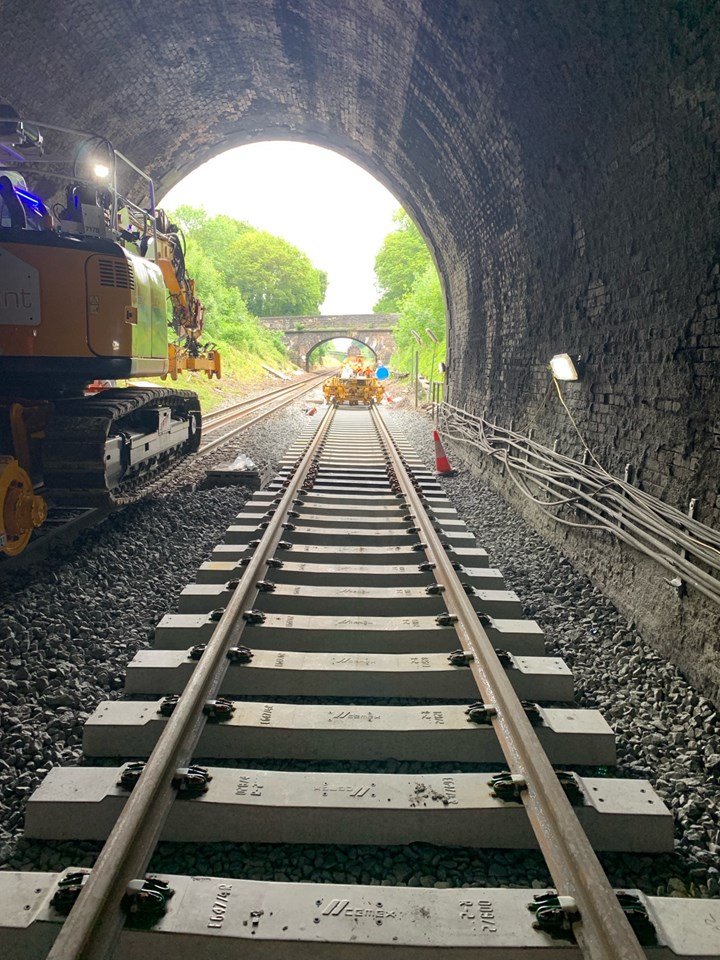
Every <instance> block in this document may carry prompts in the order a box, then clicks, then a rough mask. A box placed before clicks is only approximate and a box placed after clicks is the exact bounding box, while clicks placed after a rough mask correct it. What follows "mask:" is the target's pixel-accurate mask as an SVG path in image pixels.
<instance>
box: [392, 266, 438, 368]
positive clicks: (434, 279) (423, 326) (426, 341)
mask: <svg viewBox="0 0 720 960" xmlns="http://www.w3.org/2000/svg"><path fill="white" fill-rule="evenodd" d="M399 313H400V317H399V319H398V322H397V324H396V326H395V331H394V335H395V343H396V344H397V350H396V351H395V353H394V354H393V358H392V363H393V366H394V367H396V368H397V369H400V370H412V360H413V356H414V353H415V350H416V349H417V343H416V341H415V338H414V337H413V335H412V333H411V332H410V331H411V330H415V331H416V332H417V333H419V334H420V336H421V337H422V344H421V345H420V356H419V366H420V373H422V374H423V375H424V376H426V377H427V378H428V379H429V380H433V379H435V380H437V376H438V374H437V367H435V369H434V370H433V369H432V364H433V357H434V361H435V363H436V364H437V363H439V361H440V360H444V359H445V302H444V299H443V294H442V287H441V286H440V278H439V277H438V274H437V270H436V269H435V266H434V264H432V263H429V264H428V265H427V266H426V267H425V270H424V271H423V272H422V274H421V275H420V276H419V277H418V278H417V279H416V280H415V282H414V283H413V285H412V288H411V290H410V291H409V292H408V293H406V294H405V296H404V297H403V298H402V300H401V301H400V304H399ZM428 329H430V330H432V332H433V333H434V334H435V336H436V337H437V338H438V341H439V342H438V343H437V344H435V345H434V344H433V342H432V340H431V339H430V337H428V335H427V333H426V331H427V330H428Z"/></svg>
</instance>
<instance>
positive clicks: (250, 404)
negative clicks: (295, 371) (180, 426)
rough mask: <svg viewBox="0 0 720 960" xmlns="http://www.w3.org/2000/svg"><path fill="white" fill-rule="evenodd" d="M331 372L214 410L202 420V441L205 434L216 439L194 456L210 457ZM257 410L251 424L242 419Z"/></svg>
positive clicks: (321, 380)
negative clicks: (227, 428) (238, 422)
mask: <svg viewBox="0 0 720 960" xmlns="http://www.w3.org/2000/svg"><path fill="white" fill-rule="evenodd" d="M333 372H334V371H333V370H324V371H323V372H322V373H319V374H310V375H308V376H305V377H303V378H302V379H301V380H297V381H293V382H292V383H289V384H283V385H282V386H280V387H276V388H275V389H274V390H268V391H266V392H265V393H262V394H260V395H259V396H257V397H248V398H247V399H246V400H241V401H240V402H239V403H234V404H232V405H230V406H228V407H224V408H223V409H222V410H216V411H214V412H213V413H209V414H208V415H207V416H206V417H204V418H203V437H207V435H208V434H215V433H219V434H220V435H219V436H217V437H213V439H212V440H209V441H206V442H205V443H203V444H202V445H201V447H200V449H199V450H198V455H199V456H203V455H205V454H208V453H210V452H211V451H212V450H214V449H215V448H216V447H218V446H220V445H221V444H222V443H225V441H226V440H229V439H230V438H231V437H233V436H235V435H236V434H238V433H240V432H242V431H243V430H246V429H247V428H248V427H249V426H251V425H252V424H254V423H257V422H258V421H259V420H263V419H264V418H265V417H267V416H269V415H270V414H271V413H276V412H277V411H278V410H282V409H283V407H286V406H288V404H290V403H293V401H295V400H298V399H299V398H300V397H302V396H304V395H305V394H306V393H308V392H309V391H310V390H312V389H313V388H314V387H317V386H318V385H319V384H321V383H323V381H324V380H326V379H327V378H328V377H329V376H332V374H333ZM258 410H260V411H262V412H261V413H259V414H258V415H257V416H256V417H253V418H252V420H247V419H246V418H247V417H249V416H250V414H252V413H255V412H256V411H258ZM237 421H241V423H240V424H239V426H236V427H233V428H232V429H231V430H229V431H227V432H221V431H224V430H225V428H226V427H228V426H232V425H233V424H235V423H236V422H237Z"/></svg>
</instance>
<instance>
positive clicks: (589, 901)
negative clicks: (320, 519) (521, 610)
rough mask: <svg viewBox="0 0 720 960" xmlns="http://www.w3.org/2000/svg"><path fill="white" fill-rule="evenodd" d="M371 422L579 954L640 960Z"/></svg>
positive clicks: (397, 463)
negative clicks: (516, 780) (515, 780)
mask: <svg viewBox="0 0 720 960" xmlns="http://www.w3.org/2000/svg"><path fill="white" fill-rule="evenodd" d="M371 412H372V416H373V420H374V422H375V426H376V429H377V431H378V434H379V435H380V437H381V439H382V440H383V442H384V444H385V447H386V450H387V451H388V453H389V454H390V456H391V458H392V463H393V468H394V469H395V473H396V475H397V478H398V482H399V484H400V487H401V489H402V491H403V493H404V495H405V497H406V499H407V502H408V505H409V507H410V512H411V513H413V514H414V515H415V518H416V521H415V522H416V523H417V525H418V526H419V527H420V528H421V536H422V539H423V541H424V542H425V544H426V552H427V555H428V559H429V560H430V561H431V562H433V563H434V564H435V577H436V579H437V581H438V583H439V584H441V585H442V586H443V587H444V593H443V598H444V600H445V602H446V604H447V609H448V612H449V613H450V614H453V615H454V616H456V617H457V622H456V623H455V624H454V626H455V629H456V631H457V634H458V637H459V639H460V643H461V645H462V647H463V650H464V651H465V652H466V653H469V654H472V657H473V659H472V661H471V663H470V667H471V669H472V673H473V676H474V678H475V681H476V683H477V685H478V689H479V690H480V693H481V695H482V698H483V701H484V702H485V704H486V705H488V706H491V707H492V708H494V710H495V716H494V717H493V720H492V723H493V727H494V729H495V733H496V735H497V738H498V741H499V743H500V746H501V749H502V751H503V753H504V755H505V758H506V760H507V763H508V766H509V767H510V770H511V773H513V774H514V775H516V776H518V777H520V778H522V789H521V792H520V796H521V798H522V801H523V804H524V806H525V809H526V812H527V815H528V819H529V821H530V824H531V826H532V829H533V831H534V833H535V836H536V838H537V841H538V844H539V846H540V849H541V851H542V853H543V856H544V857H545V862H546V864H547V867H548V869H549V871H550V875H551V876H552V879H553V882H554V884H555V886H556V888H557V890H558V893H559V894H560V895H561V896H566V897H571V898H572V900H573V901H574V908H573V906H572V905H571V904H570V905H568V921H569V923H571V924H572V929H573V932H574V934H575V936H576V939H577V942H578V945H579V946H580V949H581V951H582V953H583V956H585V957H587V958H589V960H646V956H645V952H644V950H643V949H642V947H641V946H640V944H639V943H638V941H637V938H636V937H635V934H634V933H633V931H632V928H631V927H630V924H629V922H628V920H627V918H626V917H625V914H624V913H623V911H622V909H621V907H620V905H619V903H618V900H617V897H616V896H615V893H614V892H613V889H612V887H611V886H610V883H609V882H608V879H607V876H606V875H605V872H604V871H603V869H602V867H601V866H600V863H599V861H598V859H597V857H596V855H595V851H594V850H593V848H592V846H591V844H590V842H589V840H588V838H587V836H586V834H585V832H584V831H583V829H582V827H581V826H580V822H579V821H578V818H577V816H576V815H575V811H574V810H573V808H572V806H571V804H570V802H569V800H568V798H567V797H566V795H565V793H564V791H563V789H562V787H561V786H560V783H559V781H558V778H557V776H556V774H555V772H554V770H553V768H552V765H551V764H550V761H549V760H548V758H547V756H546V754H545V752H544V750H543V748H542V746H541V745H540V741H539V740H538V738H537V736H536V734H535V731H534V730H533V728H532V726H531V724H530V722H529V720H528V719H527V717H526V715H525V712H524V710H523V707H522V705H521V703H520V700H519V699H518V697H517V695H516V694H515V691H514V690H513V688H512V686H511V685H510V681H509V680H508V678H507V674H506V673H505V670H504V669H503V667H502V665H501V663H500V661H499V660H498V658H497V655H496V654H495V650H494V648H493V644H492V642H491V641H490V639H489V637H488V635H487V633H486V632H485V630H484V629H483V628H482V625H481V623H480V621H479V619H478V615H477V612H476V611H475V609H474V607H473V606H472V604H471V602H470V600H469V598H468V596H467V595H466V594H465V591H464V589H463V587H462V584H461V582H460V580H459V578H458V576H457V574H456V572H455V570H454V569H453V566H452V562H451V561H450V560H449V558H448V556H447V554H446V552H445V549H444V548H443V546H442V543H441V541H440V537H439V536H438V534H437V533H436V532H435V530H434V528H433V526H432V523H431V522H430V518H429V517H428V515H427V512H426V510H425V507H424V506H423V503H422V500H421V498H420V495H419V494H418V493H417V492H416V490H415V489H414V487H413V485H412V482H411V479H410V476H409V474H408V472H407V470H406V469H405V466H404V464H403V463H402V460H401V458H400V455H399V452H398V450H397V448H396V446H395V443H394V441H393V439H392V436H391V434H390V432H389V430H388V429H387V426H386V425H385V423H384V421H383V419H382V416H381V415H380V413H379V412H378V411H377V410H376V409H375V408H371Z"/></svg>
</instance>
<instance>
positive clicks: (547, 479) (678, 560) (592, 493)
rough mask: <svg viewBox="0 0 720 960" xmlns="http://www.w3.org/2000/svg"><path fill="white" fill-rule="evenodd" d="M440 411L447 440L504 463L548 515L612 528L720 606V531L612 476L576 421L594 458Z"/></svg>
mask: <svg viewBox="0 0 720 960" xmlns="http://www.w3.org/2000/svg"><path fill="white" fill-rule="evenodd" d="M556 386H557V384H556ZM558 393H560V391H559V390H558ZM560 399H561V401H562V396H560ZM563 406H564V403H563ZM566 410H567V408H566ZM567 412H568V415H570V412H569V411H567ZM438 415H439V425H440V427H441V429H442V431H443V433H444V435H445V437H447V438H448V439H450V440H456V441H458V442H460V443H464V444H468V445H469V446H472V447H474V448H475V449H478V450H480V451H482V453H485V454H487V455H488V456H491V457H492V458H493V459H495V460H498V461H499V462H500V463H501V464H502V465H503V466H504V468H505V470H506V471H507V475H508V477H509V478H510V479H511V480H512V482H513V483H514V484H515V486H516V487H517V488H518V490H519V491H520V492H521V493H522V494H523V496H525V497H527V498H528V499H529V500H531V501H532V502H533V503H534V504H535V505H536V507H537V508H538V509H539V510H540V511H541V512H542V513H545V514H546V515H547V516H549V517H551V518H552V519H553V520H555V521H557V522H558V523H562V524H564V525H566V526H569V527H575V528H581V529H586V530H605V531H607V532H608V533H611V534H612V535H613V536H615V537H617V538H618V539H619V540H622V541H623V542H624V543H626V544H628V545H629V546H631V547H633V548H634V549H636V550H638V551H640V552H641V553H643V554H645V556H648V557H650V558H652V559H653V560H655V561H656V562H657V563H659V564H660V565H661V566H662V567H664V568H665V569H666V570H669V571H670V572H671V573H672V574H673V575H674V577H675V578H677V579H675V580H673V581H672V582H673V584H674V585H676V586H682V585H683V584H687V585H688V586H692V587H694V588H695V589H697V590H699V591H700V592H701V593H702V594H704V595H705V596H706V597H708V598H709V599H710V600H713V601H714V602H715V603H717V604H720V579H718V574H720V533H718V531H717V530H713V529H712V528H711V527H708V526H706V525H705V524H703V523H700V522H699V521H697V520H694V519H692V518H691V517H689V516H686V515H685V514H684V513H682V512H681V511H680V510H677V509H676V508H675V507H671V506H670V505H669V504H666V503H663V502H662V500H658V499H657V498H656V497H652V496H650V495H649V494H647V493H643V491H642V490H638V488H637V487H634V486H633V485H632V484H630V483H627V482H625V481H624V480H620V479H618V478H617V477H614V476H612V474H610V473H608V472H607V470H605V469H604V467H602V466H601V465H600V463H598V461H597V460H596V458H595V457H594V456H593V454H592V452H591V451H590V449H589V447H588V446H587V444H586V443H585V440H584V439H583V437H582V435H581V434H580V431H579V429H578V427H577V425H576V424H575V422H574V420H573V425H574V426H575V429H576V431H577V433H578V436H579V437H580V441H581V443H582V445H583V448H584V449H585V451H586V453H587V456H588V459H590V460H592V463H581V462H579V461H578V460H574V459H572V457H566V456H563V455H562V454H560V453H557V452H556V451H554V450H551V449H550V448H549V447H545V446H543V445H542V444H540V443H537V442H536V441H535V440H532V439H531V438H530V437H527V436H523V435H522V434H520V433H515V432H514V431H513V430H505V429H503V428H502V427H498V426H497V425H495V424H491V423H490V422H489V421H487V420H485V419H483V418H482V417H478V416H475V415H474V414H472V413H469V412H468V411H467V410H463V409H462V408H460V407H456V406H453V405H452V404H450V403H443V404H441V405H440V406H439V408H438ZM571 420H572V417H571Z"/></svg>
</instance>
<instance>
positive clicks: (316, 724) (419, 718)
mask: <svg viewBox="0 0 720 960" xmlns="http://www.w3.org/2000/svg"><path fill="white" fill-rule="evenodd" d="M126 692H127V694H128V696H129V699H127V700H124V701H110V702H107V703H103V704H101V705H100V706H99V707H98V708H97V709H96V711H95V712H94V713H93V715H92V716H91V717H90V719H89V720H88V722H87V724H86V727H85V736H84V749H85V753H86V754H87V756H88V758H89V759H90V758H94V759H95V763H96V764H99V765H95V766H91V765H88V766H85V767H79V768H78V767H74V768H68V769H63V768H56V769H54V770H52V771H51V772H50V773H49V774H48V776H47V778H46V779H45V781H44V782H43V784H42V785H41V787H40V788H39V789H38V790H37V791H36V793H35V794H34V795H33V796H32V797H31V798H30V800H29V803H28V807H27V819H26V831H27V834H28V836H30V837H34V838H37V839H39V840H43V839H60V840H61V839H85V840H106V843H105V846H104V848H103V851H102V853H101V854H100V857H99V858H98V861H97V863H96V865H95V867H94V868H93V870H92V872H90V873H88V872H80V873H78V872H75V871H73V870H68V871H66V872H65V873H64V874H62V875H56V874H41V873H31V874H11V873H0V902H2V903H3V904H5V907H4V908H0V950H2V951H3V955H7V956H10V957H13V958H15V957H17V958H18V960H24V958H25V957H32V958H33V960H35V958H37V957H39V956H44V955H46V954H47V955H48V956H49V958H50V960H59V958H62V960H72V958H83V960H89V958H95V957H97V958H99V957H107V956H110V955H112V950H113V946H112V945H113V944H114V943H115V942H116V940H117V949H116V952H115V954H114V955H115V956H117V957H128V958H129V957H138V956H143V955H146V954H148V953H150V952H151V951H152V953H153V954H154V955H155V956H156V957H157V958H160V960H162V958H165V957H167V958H170V957H173V958H178V957H183V956H185V955H190V954H192V955H194V956H203V957H208V958H211V960H223V958H230V957H235V956H239V955H243V956H248V957H251V958H254V957H270V956H272V957H282V958H290V960H293V958H295V957H297V958H303V957H304V958H307V957H313V958H314V957H322V958H324V957H328V958H330V957H332V958H336V957H338V958H344V957H351V958H367V957H372V958H380V960H385V958H388V960H396V958H399V960H405V958H409V957H411V956H412V957H413V958H414V957H416V956H417V955H418V954H419V955H420V956H422V957H432V958H462V957H470V956H472V957H487V958H491V957H492V958H494V960H495V958H500V957H502V958H520V957H525V956H533V957H542V958H546V957H547V958H559V957H576V956H585V957H591V958H597V960H599V958H603V960H617V958H628V960H632V958H639V957H644V956H646V955H648V956H651V957H653V958H660V957H663V958H664V957H676V958H691V957H705V958H708V957H714V958H717V957H720V936H719V935H718V933H719V931H720V919H719V917H720V911H718V909H717V904H716V902H715V901H712V900H706V901H703V900H677V899H672V898H655V897H645V896H643V895H641V894H637V893H633V892H624V893H622V894H621V895H620V897H618V895H617V892H616V891H613V890H612V889H611V888H610V886H609V883H608V881H607V879H606V877H605V875H604V873H603V871H602V870H601V868H600V866H599V863H598V861H597V858H596V854H595V852H594V850H593V848H595V849H596V850H625V851H630V852H633V853H636V854H637V855H646V854H652V853H659V852H663V851H668V850H671V849H672V846H673V823H672V817H671V815H670V813H669V811H668V810H667V809H666V808H665V807H664V805H663V803H662V801H661V800H660V798H659V797H658V796H657V795H656V794H655V793H654V791H653V790H652V787H651V786H650V784H649V783H648V782H647V781H644V780H625V779H623V778H621V777H612V776H607V775H603V770H604V769H606V768H611V767H612V766H613V764H614V761H615V751H614V742H613V735H612V731H611V730H610V728H609V727H608V726H607V724H606V723H605V721H604V720H603V718H602V717H601V716H600V715H599V714H598V713H597V712H596V711H591V710H580V709H578V708H576V707H574V706H573V705H572V704H571V703H570V702H569V701H571V698H572V676H571V672H570V671H569V669H568V667H567V666H566V665H565V664H564V663H563V662H562V661H560V660H558V659H557V658H550V657H546V656H545V655H544V641H543V635H542V631H541V630H540V628H539V627H538V625H537V624H536V623H534V622H533V621H531V620H526V619H524V618H523V616H522V610H521V608H520V605H519V601H518V598H517V597H516V596H515V595H514V594H513V593H512V592H510V591H507V590H506V589H505V588H504V584H503V581H502V577H501V574H500V573H499V572H498V571H496V570H493V569H491V568H490V567H489V566H488V558H487V555H486V554H485V552H484V550H483V549H482V547H481V546H479V545H477V544H476V542H475V540H474V538H473V536H472V534H471V533H470V532H469V531H467V530H466V529H465V527H464V526H463V524H462V522H461V521H460V520H459V519H458V517H457V515H456V513H455V511H454V509H453V508H452V506H451V505H450V504H449V502H448V501H447V499H446V498H445V496H444V495H443V492H442V489H441V487H440V486H439V484H438V483H437V481H436V479H435V477H434V476H433V475H432V474H430V473H429V472H428V471H427V470H426V468H425V467H423V465H422V464H421V463H419V462H418V461H417V459H416V458H415V457H414V455H413V453H412V451H411V450H410V449H409V448H408V447H407V445H406V444H405V443H404V442H403V441H402V439H401V438H396V439H393V438H392V437H391V436H390V435H389V433H388V431H387V428H386V426H385V424H384V422H383V419H382V417H381V415H380V414H379V413H378V411H377V410H375V409H370V410H368V409H364V408H351V409H348V408H340V409H337V410H335V409H332V408H331V409H329V410H328V411H327V412H326V414H325V416H324V417H323V419H322V422H321V423H320V424H312V425H311V426H309V427H308V430H307V433H306V435H304V436H303V437H301V438H299V439H298V441H297V442H296V444H295V445H294V446H293V448H292V449H291V451H290V452H289V454H288V457H287V459H286V461H285V462H284V464H283V467H282V470H281V472H280V473H279V474H278V476H277V477H276V478H275V480H274V481H273V482H272V483H271V484H270V485H269V486H268V488H267V489H266V490H262V491H258V492H257V493H256V494H255V495H254V496H253V498H252V499H251V500H250V501H249V502H248V503H247V505H246V506H245V508H244V509H243V511H242V512H241V513H240V514H239V516H238V518H237V521H236V523H234V524H233V525H232V526H230V528H229V529H228V531H227V535H226V537H225V541H224V542H223V543H222V544H220V545H219V546H218V547H217V549H216V550H215V552H214V555H213V558H212V560H210V561H209V562H207V563H204V564H203V565H202V566H201V567H200V569H199V571H198V576H197V582H196V583H194V584H191V585H189V586H188V587H186V589H185V590H184V591H183V593H182V596H181V599H180V605H179V611H178V612H177V613H171V614H168V615H166V616H165V617H164V618H163V619H162V620H161V621H160V622H159V623H158V625H157V628H156V630H155V637H154V644H153V648H152V649H150V650H146V651H142V652H140V653H139V654H138V655H137V656H136V658H135V660H134V661H133V662H132V663H131V664H130V666H129V668H128V671H127V682H126ZM140 698H142V699H140ZM147 757H149V758H150V759H149V761H148V762H147V764H146V765H145V766H141V765H140V764H139V763H138V760H139V759H140V762H142V760H143V759H144V758H147ZM118 758H126V760H127V762H125V763H122V764H120V763H118V762H117V761H118ZM195 758H200V759H201V761H202V763H199V761H195ZM405 760H411V761H416V762H419V763H420V764H421V768H420V772H418V773H415V774H407V773H396V772H390V771H391V770H393V769H394V767H395V766H396V765H397V763H398V761H405ZM448 760H451V761H453V762H454V763H455V764H457V768H458V770H457V772H454V771H450V772H449V771H447V770H446V769H443V771H442V772H440V773H438V772H437V770H436V769H434V768H433V764H437V763H438V761H444V762H445V763H446V762H447V761H448ZM277 761H284V762H285V763H283V764H281V765H280V768H278V763H277ZM307 761H313V764H314V765H313V766H312V768H311V769H302V767H303V765H304V764H305V763H306V762H307ZM338 761H347V763H348V764H349V765H350V766H351V767H352V764H355V765H356V767H357V770H356V771H355V770H352V769H351V770H349V771H346V770H345V769H343V768H342V764H341V765H340V769H338ZM370 761H372V762H373V769H372V770H371V771H370V770H369V769H368V768H367V766H363V764H367V763H368V762H370ZM262 762H264V766H263V765H262ZM323 763H325V764H327V770H325V771H323V770H322V764H323ZM382 763H387V772H385V771H383V770H382V769H381V768H379V767H378V764H382ZM468 763H472V764H475V765H476V769H475V770H473V771H472V772H466V771H465V770H464V769H463V766H464V765H465V764H468ZM108 764H110V765H108ZM198 764H199V765H198ZM228 764H229V765H228ZM243 764H246V766H243ZM318 764H319V765H320V767H321V769H320V770H318V769H317V766H318ZM293 765H294V766H295V769H292V767H293ZM288 766H289V767H290V769H288ZM558 766H562V767H563V768H564V771H560V772H558V769H557V768H558ZM504 767H507V770H504V769H503V768H504ZM594 767H596V768H599V769H597V770H593V769H592V768H594ZM567 768H569V769H567ZM574 768H575V771H574ZM577 770H580V771H581V773H578V772H577ZM159 838H163V839H165V840H170V841H176V840H182V841H185V842H187V841H190V840H194V841H197V842H212V843H220V844H231V843H249V842H257V843H289V844H308V843H313V844H325V845H327V844H358V845H368V844H374V845H397V844H409V843H414V842H417V841H422V842H425V843H433V844H436V845H437V846H438V848H439V849H442V848H445V847H453V846H468V845H469V846H475V847H477V848H483V847H495V848H504V849H510V848H523V849H525V848H539V849H540V850H541V851H542V853H543V856H544V857H545V860H546V863H547V865H548V869H549V871H550V874H551V875H552V877H553V882H554V884H555V892H553V893H552V894H549V895H543V896H542V898H541V899H540V900H539V901H538V900H536V899H535V895H536V893H537V891H533V890H522V889H505V890H503V889H486V888H472V887H463V888H459V889H458V888H455V889H453V888H450V889H435V888H432V889H419V888H408V887H394V886H384V887H381V886H368V887H364V886H359V885H358V886H353V885H347V884H334V883H325V884H317V883H303V884H295V885H293V884H288V883H284V882H276V883H258V882H255V881H249V880H243V879H242V878H237V877H203V878H197V877H195V878H191V877H186V876H182V875H175V876H167V877H161V878H160V881H161V882H158V881H157V880H151V881H148V882H146V881H145V880H144V879H142V878H144V875H145V871H146V870H147V867H148V864H149V861H150V857H151V855H152V850H153V848H154V846H155V844H156V842H157V840H158V839H159ZM163 882H167V883H168V885H169V888H170V889H171V890H172V891H173V893H172V895H170V893H169V892H168V890H166V888H165V887H164V886H163V885H162V883H163ZM143 884H145V886H143ZM80 891H81V892H80ZM79 892H80V895H79V897H78V898H77V902H76V904H75V906H74V907H73V908H72V910H71V911H70V913H69V914H68V915H67V917H65V914H66V913H67V911H68V909H69V907H70V906H71V904H72V901H73V900H74V898H75V896H76V894H78V893H79ZM529 907H531V908H532V909H528V908H529ZM128 918H129V919H128ZM63 921H64V922H63ZM118 938H119V939H118ZM53 941H54V945H53ZM48 951H49V953H48Z"/></svg>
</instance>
